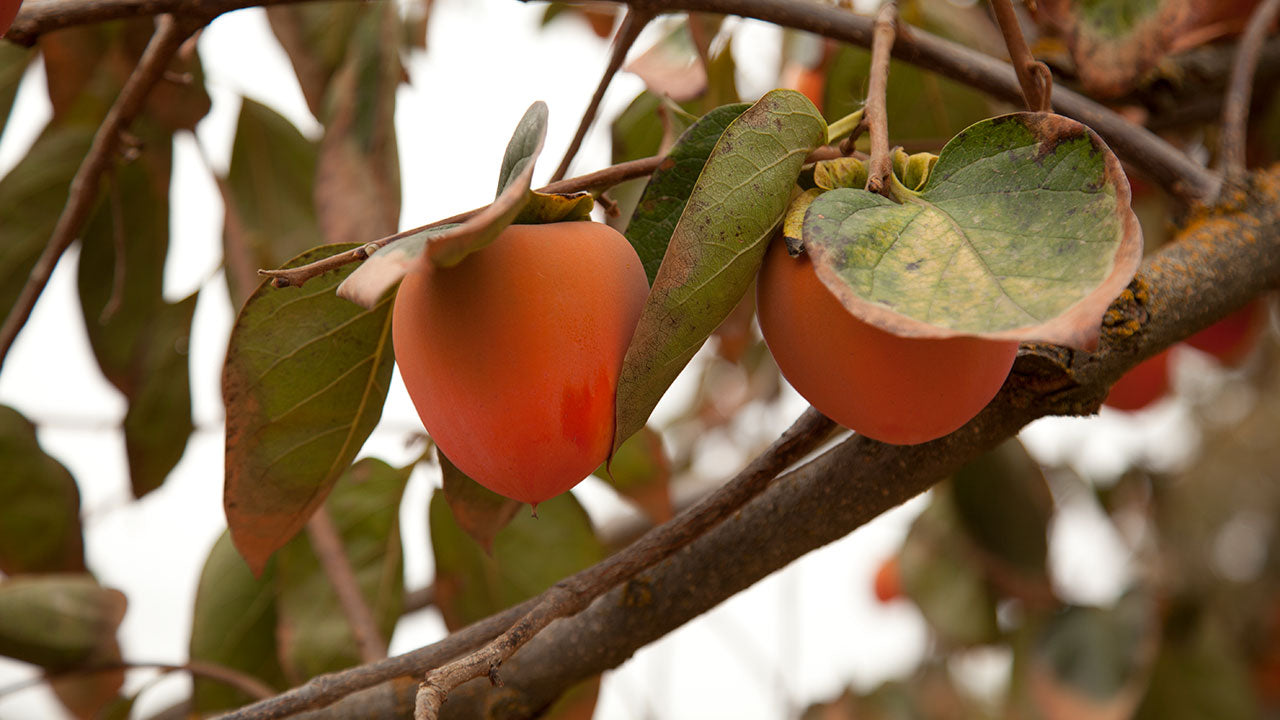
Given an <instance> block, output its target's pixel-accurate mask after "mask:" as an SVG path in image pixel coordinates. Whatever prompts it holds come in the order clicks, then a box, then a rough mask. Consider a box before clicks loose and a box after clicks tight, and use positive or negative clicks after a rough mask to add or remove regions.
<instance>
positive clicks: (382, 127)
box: [295, 3, 403, 243]
mask: <svg viewBox="0 0 1280 720" xmlns="http://www.w3.org/2000/svg"><path fill="white" fill-rule="evenodd" d="M361 9H362V10H363V11H364V12H362V13H361V14H360V15H359V16H357V17H356V18H354V22H355V25H354V28H353V30H352V32H351V37H350V40H349V43H348V45H347V53H346V58H345V60H344V61H343V63H342V65H341V66H340V67H339V68H338V69H337V72H336V74H334V75H333V77H332V79H331V81H330V83H329V89H328V93H327V95H326V101H325V112H324V114H323V115H321V116H320V117H321V118H322V119H323V121H324V124H325V134H324V138H323V139H322V140H321V141H320V155H319V158H318V161H317V167H316V181H315V182H316V185H315V193H316V196H315V200H316V203H315V206H316V212H317V215H318V217H319V219H320V227H321V229H322V231H323V232H324V235H325V240H326V241H328V242H331V243H337V242H368V241H369V240H373V239H376V238H379V237H384V236H386V235H390V234H391V233H393V232H395V230H396V225H397V224H398V222H399V220H400V157H399V154H398V153H397V147H396V130H395V123H394V119H395V101H396V90H397V88H398V87H399V85H400V78H401V75H402V74H403V70H402V68H401V67H400V52H399V45H398V44H397V42H396V38H397V37H398V35H399V32H400V16H399V14H398V10H397V8H396V6H395V5H394V4H392V3H383V4H380V5H365V6H361ZM296 62H297V61H296V60H295V67H296Z"/></svg>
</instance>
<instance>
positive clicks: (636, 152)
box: [609, 90, 662, 163]
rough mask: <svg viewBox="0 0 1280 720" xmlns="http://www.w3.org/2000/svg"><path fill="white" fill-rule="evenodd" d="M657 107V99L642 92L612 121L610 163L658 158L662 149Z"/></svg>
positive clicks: (660, 102) (658, 103) (659, 100)
mask: <svg viewBox="0 0 1280 720" xmlns="http://www.w3.org/2000/svg"><path fill="white" fill-rule="evenodd" d="M660 105H662V100H661V98H659V97H658V96H657V95H654V94H653V93H651V92H649V91H648V90H645V91H643V92H641V93H640V94H639V95H637V96H636V97H635V99H633V100H632V101H631V103H630V104H629V105H627V107H626V109H625V110H623V111H622V113H621V114H619V115H618V117H617V119H615V120H614V121H613V125H612V126H611V127H610V129H609V134H610V137H611V140H612V147H613V150H612V160H613V162H615V163H620V162H626V161H627V160H639V159H640V158H644V157H651V156H653V155H657V154H658V150H659V148H661V147H662V122H661V120H659V118H658V107H659V106H660Z"/></svg>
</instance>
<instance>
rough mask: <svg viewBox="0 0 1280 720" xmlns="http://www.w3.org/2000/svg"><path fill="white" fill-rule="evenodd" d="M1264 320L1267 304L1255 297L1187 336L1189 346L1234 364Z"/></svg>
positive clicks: (1253, 341) (1249, 346) (1249, 347)
mask: <svg viewBox="0 0 1280 720" xmlns="http://www.w3.org/2000/svg"><path fill="white" fill-rule="evenodd" d="M1266 322H1267V306H1266V303H1265V302H1263V301H1262V300H1261V299H1259V298H1254V299H1253V300H1250V301H1249V302H1248V303H1246V304H1245V305H1244V306H1243V307H1241V308H1240V309H1239V310H1236V311H1235V312H1233V313H1231V314H1230V315H1228V316H1226V317H1224V318H1222V319H1221V320H1219V321H1218V322H1216V323H1214V324H1212V325H1210V326H1209V327H1207V328H1205V329H1203V330H1201V331H1200V332H1198V333H1196V334H1195V335H1192V336H1191V337H1189V338H1187V340H1186V343H1187V344H1188V345H1190V346H1191V347H1193V348H1195V349H1197V350H1199V351H1201V352H1206V353H1209V354H1210V355H1212V356H1214V357H1216V358H1218V362H1220V363H1222V364H1223V365H1226V366H1227V367H1235V366H1237V365H1239V364H1240V363H1242V362H1243V361H1244V359H1245V358H1246V357H1248V356H1249V351H1250V350H1252V349H1253V346H1254V345H1256V344H1257V342H1258V336H1259V335H1261V334H1262V331H1263V329H1264V328H1265V327H1266Z"/></svg>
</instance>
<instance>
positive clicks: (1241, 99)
mask: <svg viewBox="0 0 1280 720" xmlns="http://www.w3.org/2000/svg"><path fill="white" fill-rule="evenodd" d="M1278 11H1280V0H1262V2H1261V3H1259V5H1258V7H1257V8H1255V9H1254V11H1253V16H1252V17H1250V18H1249V24H1248V26H1247V27H1245V31H1244V34H1243V35H1242V36H1241V37H1240V42H1239V43H1238V44H1237V45H1236V55H1235V60H1234V61H1233V62H1232V64H1231V82H1230V84H1228V85H1227V94H1226V97H1225V98H1224V99H1223V104H1222V154H1221V163H1220V164H1219V167H1220V168H1221V170H1222V171H1223V173H1225V174H1226V175H1227V176H1228V177H1231V176H1233V175H1239V174H1240V173H1243V172H1244V165H1245V157H1244V151H1245V138H1246V135H1247V134H1248V125H1249V100H1250V98H1251V97H1252V95H1253V75H1254V72H1255V71H1256V70H1257V69H1258V56H1259V55H1260V54H1261V52H1262V42H1263V40H1265V39H1266V37H1267V29H1268V28H1270V27H1271V23H1272V22H1274V21H1275V19H1276V13H1277V12H1278Z"/></svg>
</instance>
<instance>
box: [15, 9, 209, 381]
mask: <svg viewBox="0 0 1280 720" xmlns="http://www.w3.org/2000/svg"><path fill="white" fill-rule="evenodd" d="M206 22H208V20H207V18H204V17H199V18H196V17H181V18H179V17H174V16H171V15H164V16H162V17H161V18H160V20H159V23H158V24H157V27H156V31H155V33H154V34H153V35H152V36H151V41H150V42H148V43H147V48H146V50H144V51H143V53H142V57H141V58H140V59H139V60H138V65H137V67H136V68H134V70H133V74H131V75H130V76H129V79H128V81H126V82H125V84H124V87H123V88H122V89H121V90H120V95H119V97H117V98H116V101H115V103H113V104H112V105H111V109H110V110H108V111H107V116H106V118H105V119H104V120H103V121H102V125H101V126H100V127H99V128H98V132H97V133H96V134H95V135H94V136H93V144H92V145H91V146H90V147H89V153H88V154H87V155H85V158H84V160H83V161H82V162H81V163H80V168H79V169H78V170H76V174H75V177H74V178H72V180H71V187H70V190H69V192H68V195H67V204H66V206H65V207H63V209H62V214H61V215H60V216H59V217H58V223H57V225H55V226H54V228H53V235H52V236H51V237H50V238H49V243H48V244H47V245H45V248H44V251H43V252H42V253H41V254H40V258H39V259H38V260H37V261H36V264H35V267H33V268H32V269H31V275H30V276H29V277H28V278H27V282H26V284H25V285H24V286H23V287H22V292H21V293H20V294H19V295H18V299H17V300H16V301H15V302H14V305H13V309H12V310H10V311H9V315H8V317H6V318H5V319H4V325H3V326H0V367H3V365H4V360H5V358H6V357H7V356H8V354H9V349H10V348H11V347H13V341H14V340H16V339H17V337H18V333H19V332H21V331H22V327H23V326H24V325H26V324H27V318H29V317H31V311H32V309H33V308H35V305H36V301H37V300H39V299H40V295H41V294H42V293H43V292H44V288H45V285H47V284H48V283H49V277H50V276H51V275H53V269H54V268H55V267H56V266H57V265H58V260H59V259H61V258H62V253H64V252H66V250H67V248H68V247H70V246H71V243H72V242H73V241H75V239H76V237H77V235H79V233H80V230H81V228H82V227H83V226H84V223H85V221H86V220H88V218H89V213H90V212H91V211H92V210H93V206H94V203H95V202H96V201H97V199H98V185H99V182H100V181H101V180H102V174H103V172H105V171H106V169H107V167H108V166H109V165H110V164H111V162H112V158H113V156H114V154H115V152H116V149H117V148H118V147H119V142H120V133H121V132H122V131H124V130H126V129H127V128H128V127H129V124H130V123H132V122H133V119H134V118H135V117H137V115H138V113H139V112H140V111H141V110H142V104H143V102H144V101H145V100H146V99H147V94H148V93H150V92H151V88H153V87H155V84H156V83H157V82H158V81H159V80H160V78H162V77H164V72H165V69H166V68H167V67H168V66H169V61H170V60H172V59H173V56H174V54H175V53H177V52H178V48H179V47H181V46H182V43H183V42H185V41H186V39H187V38H188V37H190V36H191V34H192V33H194V32H195V31H196V30H198V29H200V28H201V27H204V25H205V23H206Z"/></svg>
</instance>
